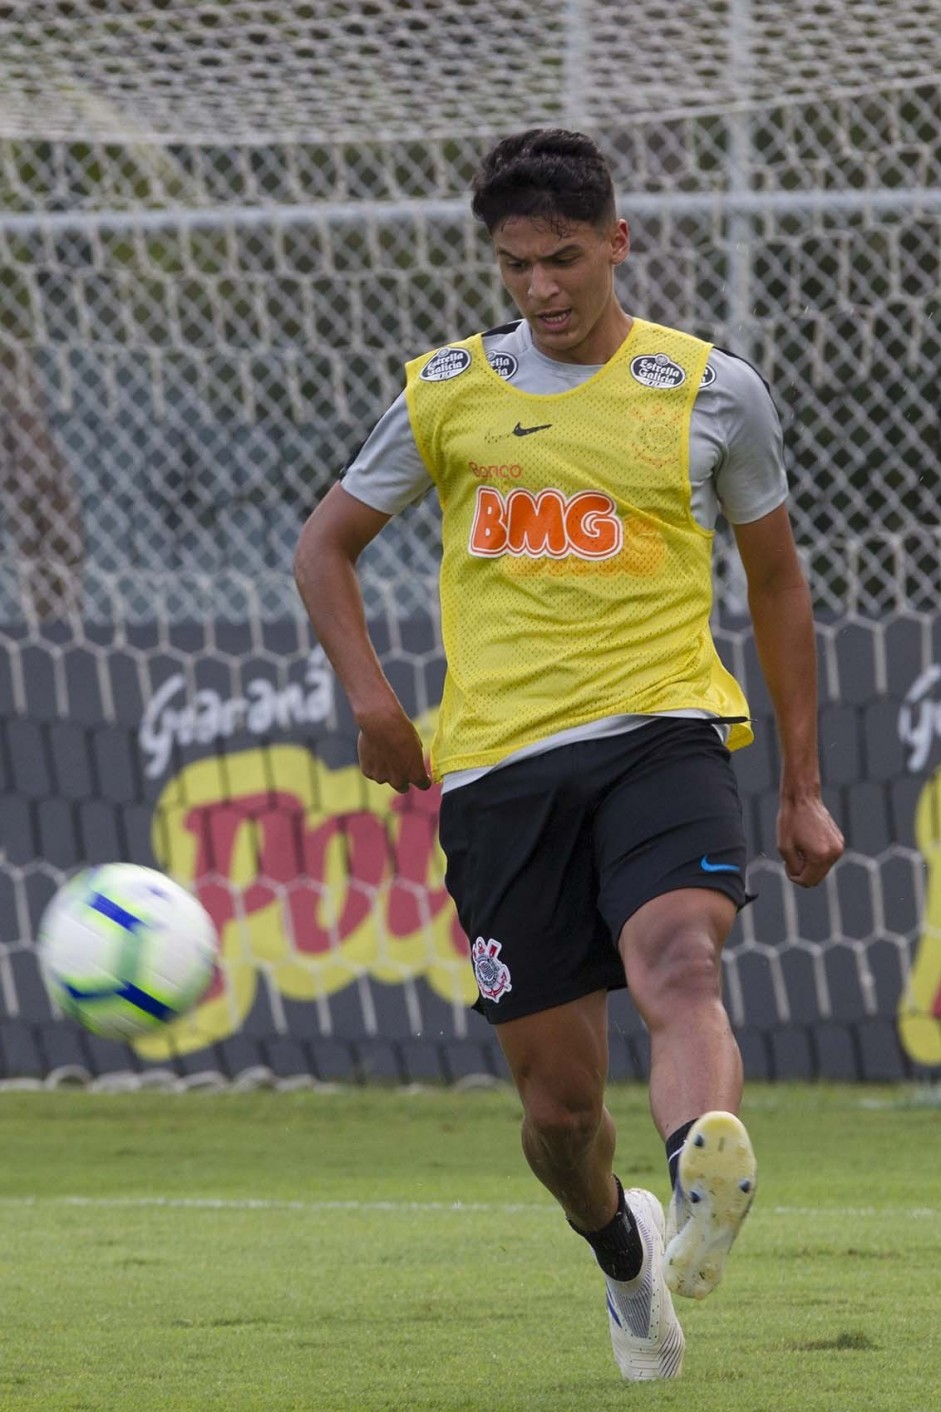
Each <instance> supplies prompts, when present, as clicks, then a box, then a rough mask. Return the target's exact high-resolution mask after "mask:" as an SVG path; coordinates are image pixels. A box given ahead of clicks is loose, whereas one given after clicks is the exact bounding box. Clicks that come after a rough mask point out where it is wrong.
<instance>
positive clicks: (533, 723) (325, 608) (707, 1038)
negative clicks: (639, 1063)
mask: <svg viewBox="0 0 941 1412" xmlns="http://www.w3.org/2000/svg"><path fill="white" fill-rule="evenodd" d="M473 211H474V214H475V215H476V217H477V218H478V219H479V220H480V221H482V222H483V224H484V225H485V226H486V229H487V231H488V232H489V235H490V237H491V239H492V242H493V250H494V254H495V257H496V261H497V263H498V266H499V270H500V273H501V276H502V279H503V282H504V284H505V286H506V289H507V291H508V293H509V294H510V296H511V298H512V299H513V302H514V303H515V305H516V307H517V309H518V311H519V314H520V318H519V320H516V321H514V322H512V323H508V324H506V325H504V326H503V327H501V328H498V329H493V330H491V331H489V332H487V333H484V334H479V333H478V334H475V335H474V336H472V337H470V338H466V339H463V340H461V341H459V342H455V343H452V344H449V345H447V346H446V347H444V348H439V349H437V350H434V351H432V352H430V353H425V354H423V355H422V356H421V357H418V358H416V359H414V361H412V362H410V363H409V364H408V365H407V368H406V379H407V380H406V388H405V392H404V393H403V395H402V396H400V397H399V398H398V399H397V400H396V402H395V403H394V404H393V405H392V406H391V407H390V408H389V410H388V411H387V412H386V413H385V415H384V416H383V417H382V418H381V420H380V421H379V423H378V424H377V426H376V427H375V429H374V430H373V432H372V434H371V436H370V437H369V439H368V440H367V441H366V443H365V445H364V447H363V448H362V450H361V451H360V452H359V453H358V455H357V456H356V457H355V458H354V460H353V462H352V464H351V465H350V466H349V467H348V468H347V470H346V473H345V475H344V478H343V481H342V483H341V484H338V485H335V486H333V487H332V488H331V490H330V491H329V492H328V494H327V495H326V496H325V497H324V499H323V500H322V502H321V503H320V505H319V506H318V507H317V509H316V510H315V511H314V513H313V515H312V516H311V518H310V520H309V521H308V523H307V524H306V526H305V527H304V530H303V532H302V535H301V538H300V542H299V544H298V548H297V555H296V562H295V571H296V577H297V582H298V587H299V590H300V593H301V595H302V597H303V600H304V603H305V605H306V607H307V609H308V611H309V614H310V617H311V621H312V623H313V625H314V628H315V630H316V632H317V635H318V637H319V639H320V641H321V643H322V644H323V646H324V648H325V650H326V652H327V655H328V656H329V658H330V660H331V662H332V663H333V666H334V668H335V670H336V673H337V676H338V677H339V679H340V682H341V683H342V685H343V687H344V689H345V691H346V693H347V695H348V698H349V700H350V703H351V706H352V709H353V712H354V715H355V718H356V721H357V723H358V725H359V728H360V734H359V759H360V764H361V766H362V769H363V772H364V773H365V774H366V775H367V776H368V777H369V778H370V779H373V780H377V781H379V782H382V783H387V784H389V785H391V786H392V788H393V789H396V790H399V791H403V792H404V791H406V790H408V789H409V788H410V787H412V786H415V787H418V788H419V789H426V788H427V787H428V786H429V784H430V779H429V775H428V773H427V772H426V767H425V762H424V759H423V755H422V747H421V743H420V741H419V738H418V735H417V733H416V731H415V728H414V726H413V725H412V722H411V721H410V720H409V718H408V716H407V715H406V713H405V711H404V710H403V708H402V706H401V705H400V703H399V701H398V700H397V698H396V696H395V693H394V692H393V690H392V688H391V686H390V684H389V682H388V680H387V679H386V677H385V675H384V674H383V671H382V669H381V666H380V664H379V661H378V658H377V656H376V653H375V651H374V649H373V647H372V645H371V643H370V640H369V637H368V633H367V627H366V622H365V615H364V612H363V605H362V598H361V596H360V592H359V587H358V583H357V579H356V572H355V565H356V561H357V558H358V556H359V554H360V553H361V551H362V550H363V548H364V547H365V546H366V545H367V544H368V543H369V542H370V540H372V539H373V537H374V536H375V535H377V534H378V533H379V531H380V530H381V529H382V528H383V526H384V525H385V524H386V523H387V522H388V520H389V518H390V516H392V515H394V514H396V513H397V512H398V511H400V510H402V509H403V508H404V507H405V506H406V505H408V504H410V503H411V502H412V501H414V500H416V499H418V498H419V497H420V496H422V495H423V494H424V493H425V492H426V491H427V490H428V489H429V488H431V487H432V486H434V488H435V489H436V491H437V494H438V498H439V500H440V503H441V509H442V547H443V559H442V566H441V586H440V592H441V611H442V629H443V639H444V646H445V654H446V658H447V674H446V680H445V686H444V693H443V699H442V703H441V709H440V716H439V721H438V728H437V733H436V736H435V740H434V743H433V746H432V753H431V761H432V763H431V773H432V775H433V776H434V777H435V778H436V779H442V780H443V792H442V801H441V816H440V836H441V842H442V847H443V849H444V852H445V854H446V856H447V886H448V889H449V891H450V893H451V895H452V897H453V899H454V902H455V904H456V907H457V911H458V915H459V916H460V919H461V923H462V925H463V927H464V930H465V931H466V933H467V935H468V937H469V938H470V941H471V959H472V962H473V966H474V971H475V976H476V979H477V984H478V988H479V991H480V997H479V1000H478V1002H477V1008H478V1009H479V1010H480V1011H481V1012H482V1013H483V1014H484V1015H485V1016H486V1018H487V1019H488V1020H489V1021H490V1022H491V1023H492V1024H493V1025H495V1026H496V1032H497V1035H498V1036H499V1040H500V1044H501V1047H502V1050H503V1053H504V1055H505V1057H506V1060H507V1064H508V1066H509V1068H510V1071H511V1072H512V1075H513V1078H514V1080H515V1082H516V1086H517V1088H518V1091H519V1094H520V1097H521V1101H522V1107H523V1126H522V1141H523V1150H524V1152H525V1155H526V1158H527V1160H528V1162H529V1165H530V1166H531V1168H532V1170H533V1172H534V1173H535V1175H536V1176H537V1177H538V1179H539V1180H540V1181H541V1182H542V1183H543V1184H544V1185H545V1186H546V1187H547V1188H548V1190H549V1191H550V1192H551V1193H552V1194H553V1196H555V1198H556V1199H557V1200H558V1202H559V1204H560V1205H561V1207H562V1209H563V1211H564V1213H565V1215H566V1217H567V1218H568V1221H569V1223H570V1225H571V1226H572V1227H573V1228H574V1229H575V1230H576V1231H577V1232H578V1233H580V1234H581V1235H582V1236H584V1237H585V1239H586V1240H587V1241H588V1243H589V1245H590V1246H591V1248H592V1249H593V1251H594V1254H595V1256H596V1259H597V1262H598V1264H599V1266H600V1267H601V1270H602V1272H603V1274H604V1276H605V1281H606V1291H607V1310H608V1322H609V1329H610V1334H611V1340H612V1346H613V1349H614V1354H615V1358H616V1361H617V1363H618V1366H619V1368H620V1370H621V1373H622V1375H623V1376H624V1377H625V1378H628V1379H651V1378H672V1377H676V1376H677V1375H678V1373H679V1372H680V1369H681V1366H682V1360H683V1350H684V1339H683V1333H682V1330H681V1328H680V1325H679V1322H678V1320H677V1317H676V1314H675V1311H674V1308H673V1304H672V1300H671V1290H672V1291H673V1292H674V1293H679V1294H683V1295H689V1296H692V1297H694V1298H701V1297H703V1296H704V1295H706V1294H708V1293H709V1292H710V1290H712V1289H713V1288H714V1287H715V1285H716V1284H717V1283H718V1281H719V1279H720V1277H721V1275H722V1271H723V1266H724V1263H725V1257H726V1254H727V1253H728V1250H729V1248H730V1246H731V1244H732V1241H733V1240H734V1238H735V1236H736V1234H737V1233H738V1230H739V1227H740V1225H741V1222H742V1220H743V1219H744V1217H745V1215H746V1213H747V1211H748V1208H749V1206H750V1204H751V1201H752V1197H753V1195H754V1190H755V1180H756V1168H755V1159H754V1155H753V1152H752V1148H751V1144H750V1142H749V1139H748V1135H747V1133H746V1131H745V1128H744V1127H743V1125H742V1123H741V1122H740V1120H739V1119H738V1117H737V1116H736V1114H737V1111H738V1108H739V1104H740V1100H741V1094H742V1064H741V1058H740V1055H739V1051H738V1048H737V1045H736V1043H735V1040H734V1038H733V1035H732V1031H731V1027H730V1024H729V1020H728V1017H727V1014H726V1011H725V1009H724V1006H723V1003H722V998H721V953H722V947H723V943H724V942H725V939H726V937H727V936H728V934H729V930H730V928H731V926H732V923H733V921H734V919H735V915H736V912H737V910H738V909H739V908H741V907H743V906H744V905H745V904H746V902H747V901H748V895H747V893H746V891H745V876H744V874H745V863H746V856H745V843H744V837H743V826H742V812H741V805H740V801H739V798H738V794H737V790H736V784H735V779H734V775H733V772H732V768H731V764H730V758H729V752H730V751H731V750H735V749H737V748H739V747H740V746H743V745H746V744H748V743H749V741H750V740H751V730H750V727H749V722H748V707H747V704H746V702H745V699H744V696H743V694H742V691H741V689H740V687H739V685H738V683H737V682H736V681H735V680H734V679H733V677H732V676H731V675H730V674H729V673H728V672H727V671H726V670H725V668H724V667H723V665H722V663H721V662H720V660H719V657H718V655H717V653H716V650H715V647H714V644H713V641H712V637H711V634H710V630H709V618H710V609H711V604H712V572H711V547H712V539H713V527H714V522H715V519H716V516H717V514H718V512H719V510H720V508H721V510H722V512H723V513H724V514H725V516H726V518H727V519H728V520H729V521H730V522H731V524H732V526H733V528H734V532H735V536H736V540H737V545H738V550H739V553H740V555H741V559H742V561H743V565H744V570H745V574H746V577H747V582H748V593H749V603H750V610H751V617H752V623H753V628H754V634H755V640H756V645H757V649H758V654H759V658H760V661H761V666H762V671H763V674H764V678H765V681H766V683H767V687H768V691H769V694H770V697H771V700H772V703H773V708H774V713H775V721H776V727H777V732H778V736H779V742H780V750H781V759H782V769H781V781H780V808H779V816H778V845H779V848H780V852H781V855H782V858H783V860H784V863H785V867H786V870H787V874H788V876H789V877H790V878H791V879H792V880H793V881H794V882H795V883H797V884H799V885H801V886H804V887H810V886H813V885H814V884H815V883H818V882H820V880H821V879H822V878H823V877H824V875H825V874H826V872H827V870H828V869H829V868H830V866H831V865H832V864H833V863H834V861H835V860H836V859H837V858H838V857H839V855H840V853H841V851H842V847H843V840H842V837H841V835H840V832H839V829H838V828H837V826H836V824H835V823H834V821H833V820H832V818H831V817H830V815H829V813H828V811H827V809H826V808H825V807H824V805H823V803H822V802H821V798H820V780H819V770H818V761H817V741H816V675H815V651H814V633H813V624H812V619H811V606H810V596H809V592H808V588H807V584H806V582H805V579H804V576H803V573H802V571H801V568H800V565H799V562H798V559H797V555H796V552H795V548H794V543H793V539H792V535H791V529H790V524H789V519H788V512H787V508H786V504H785V500H786V494H787V486H786V479H785V472H784V467H783V453H782V446H781V436H780V429H779V425H778V421H777V417H776V414H775V411H774V408H773V405H772V402H771V398H770V396H769V394H768V392H767V390H766V388H765V386H764V384H763V382H762V380H761V378H760V377H759V376H758V375H757V373H756V372H755V371H754V370H753V369H752V368H751V367H750V366H749V364H748V363H746V362H744V361H742V360H741V359H739V358H736V357H733V356H732V355H731V354H729V353H725V352H722V351H720V350H719V349H717V348H714V347H713V346H712V345H711V344H709V343H707V342H703V341H702V340H701V339H698V338H694V337H692V336H690V335H689V334H687V333H683V332H679V331H677V330H674V329H669V328H664V327H661V326H658V325H655V324H652V323H649V322H647V321H645V320H643V319H641V318H638V317H632V316H631V315H630V314H629V313H627V312H626V310H625V309H624V308H623V307H622V305H621V304H620V302H619V300H618V298H617V294H616V291H615V284H614V273H615V270H616V269H617V267H618V266H619V265H620V264H621V263H622V262H623V261H624V260H625V258H626V257H627V254H628V246H629V235H628V227H627V223H626V222H625V220H623V219H622V218H620V217H619V216H618V214H617V211H616V207H615V200H614V192H613V188H612V182H611V177H610V173H609V171H608V168H607V166H606V164H605V162H604V159H603V157H602V155H601V153H600V152H599V150H598V148H597V147H596V146H595V144H594V143H593V142H592V141H591V140H590V139H589V138H588V137H586V136H584V135H583V134H580V133H574V132H565V131H560V130H540V129H534V130H531V131H528V132H525V133H520V134H517V135H514V136H512V137H508V138H506V139H505V140H504V141H502V142H500V143H499V144H498V145H497V146H496V147H495V148H494V149H493V150H492V151H491V152H490V153H489V155H488V156H487V157H486V158H485V159H484V161H483V164H482V166H481V168H480V170H479V172H478V174H477V177H476V179H475V184H474V195H473ZM625 983H626V984H627V985H628V986H629V988H630V993H631V995H632V997H633V1001H634V1004H635V1005H636V1007H637V1009H638V1011H639V1013H640V1015H641V1016H642V1018H643V1020H644V1023H645V1025H646V1028H647V1030H648V1032H649V1037H650V1104H651V1111H652V1115H653V1120H654V1123H655V1124H656V1126H657V1128H658V1129H659V1132H660V1134H661V1135H662V1137H663V1139H664V1141H665V1143H666V1149H667V1158H668V1164H669V1167H670V1175H671V1179H672V1183H673V1194H672V1197H671V1201H670V1205H669V1212H668V1217H667V1220H666V1222H665V1221H664V1213H663V1209H662V1207H661V1205H660V1202H659V1201H658V1200H657V1198H656V1196H655V1195H654V1194H653V1193H652V1192H649V1191H643V1190H629V1191H627V1192H625V1191H624V1190H623V1188H622V1186H621V1183H620V1182H619V1180H618V1178H617V1177H616V1175H615V1174H614V1171H613V1161H614V1151H615V1132H614V1125H613V1123H612V1120H611V1116H610V1114H609V1113H608V1111H607V1109H606V1107H605V1103H604V1089H605V1082H606V1071H607V1033H608V1029H607V993H608V991H609V990H611V989H614V988H616V987H621V986H624V985H625Z"/></svg>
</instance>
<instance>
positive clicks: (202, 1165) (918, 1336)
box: [0, 1086, 941, 1412]
mask: <svg viewBox="0 0 941 1412" xmlns="http://www.w3.org/2000/svg"><path fill="white" fill-rule="evenodd" d="M932 1097H933V1098H934V1101H933V1102H932V1101H930V1100H931V1099H932ZM611 1107H612V1110H613V1111H614V1114H615V1117H616V1119H617V1121H618V1125H619V1132H620V1145H619V1153H620V1156H619V1160H618V1171H619V1173H620V1174H621V1176H622V1178H623V1179H624V1182H625V1185H630V1184H633V1185H638V1184H640V1185H649V1186H651V1187H652V1188H653V1189H654V1190H656V1191H657V1192H658V1194H660V1195H661V1196H662V1197H665V1196H666V1177H665V1168H664V1162H663V1156H662V1149H661V1147H660V1144H659V1141H658V1140H657V1138H656V1137H655V1136H654V1133H653V1129H652V1127H651V1125H650V1122H649V1119H648V1117H647V1110H646V1097H645V1094H644V1092H643V1090H642V1089H640V1088H636V1087H626V1088H616V1089H614V1090H612V1093H611ZM744 1117H745V1118H746V1120H747V1122H748V1125H749V1128H750V1131H751V1133H752V1137H753V1140H754V1142H755V1147H756V1150H757V1152H758V1157H759V1173H760V1176H759V1193H758V1201H757V1203H756V1206H755V1209H754V1212H753V1214H752V1216H751V1217H750V1218H749V1222H748V1225H747V1226H746V1228H745V1232H744V1234H743V1236H742V1238H741V1240H740V1241H739V1243H738V1245H737V1246H736V1249H735V1252H734V1255H733V1258H732V1261H731V1263H730V1265H729V1268H728V1271H727V1275H726V1279H725V1281H724V1283H723V1284H722V1286H721V1287H720V1288H719V1289H718V1290H717V1291H716V1293H715V1294H713V1295H712V1297H711V1298H710V1299H708V1300H706V1301H704V1302H703V1303H701V1304H698V1303H690V1302H689V1301H680V1302H679V1306H678V1307H679V1312H680V1316H681V1318H682V1320H683V1324H684V1327H685V1329H686V1335H687V1354H686V1367H685V1372H684V1376H683V1378H682V1379H681V1380H680V1381H679V1382H676V1383H658V1384H646V1385H641V1386H630V1385H625V1384H623V1383H622V1382H621V1381H620V1379H619V1377H618V1375H617V1371H616V1369H615V1366H614V1362H613V1360H612V1358H611V1353H610V1348H609V1344H608V1333H607V1326H606V1318H605V1312H604V1297H603V1284H602V1281H601V1278H600V1275H599V1274H598V1272H597V1269H596V1267H595V1266H594V1263H593V1261H592V1258H591V1255H590V1253H589V1251H588V1249H587V1247H585V1246H584V1245H583V1244H582V1242H581V1241H579V1240H578V1239H577V1238H576V1237H575V1236H573V1235H572V1234H571V1233H570V1232H569V1231H568V1230H567V1228H566V1226H565V1224H564V1221H563V1220H562V1218H561V1216H560V1214H559V1213H558V1212H557V1210H556V1208H555V1207H554V1206H553V1204H552V1202H551V1201H550V1199H549V1198H548V1197H547V1196H546V1195H545V1194H544V1193H543V1192H542V1190H541V1189H540V1188H539V1187H538V1186H537V1185H536V1183H535V1181H534V1180H533V1178H532V1177H531V1176H530V1174H529V1172H528V1170H527V1169H526V1167H525V1165H524V1163H523V1159H522V1157H521V1155H520V1152H519V1143H518V1109H517V1102H516V1099H515V1097H514V1095H513V1094H512V1093H510V1092H508V1091H496V1092H473V1093H463V1094H459V1093H454V1092H448V1091H442V1090H428V1091H421V1092H415V1093H411V1092H396V1091H383V1090H365V1091H364V1090H353V1091H349V1090H347V1091H343V1092H332V1093H318V1092H308V1093H294V1094H276V1093H262V1094H215V1095H207V1094H197V1093H193V1094H180V1095H173V1094H156V1093H150V1094H139V1095H128V1094H120V1095H118V1094H116V1095H94V1094H88V1093H84V1092H58V1093H48V1094H47V1093H3V1094H0V1118H2V1127H0V1132H2V1157H3V1160H2V1175H0V1222H2V1236H0V1300H2V1306H0V1312H2V1317H0V1339H2V1346H0V1408H2V1409H3V1412H32V1409H42V1412H80V1409H81V1412H111V1409H115V1412H117V1410H118V1409H120V1412H158V1409H159V1412H182V1409H186V1412H288V1410H289V1409H290V1412H413V1410H414V1412H418V1409H427V1412H524V1409H525V1412H586V1410H587V1409H591V1412H609V1409H615V1408H617V1409H624V1408H627V1407H637V1406H643V1407H645V1408H648V1407H656V1408H658V1409H660V1408H679V1407H683V1408H690V1407H695V1408H696V1412H720V1409H721V1412H790V1409H793V1410H794V1412H818V1409H819V1412H856V1409H858V1408H860V1407H863V1406H865V1407H866V1408H868V1409H873V1412H895V1409H898V1412H929V1409H934V1408H936V1407H938V1406H939V1405H941V1106H939V1105H938V1102H937V1092H936V1091H934V1093H933V1094H932V1093H931V1092H927V1093H923V1094H921V1095H919V1093H918V1091H916V1090H912V1089H906V1090H902V1089H897V1090H895V1089H893V1090H889V1089H871V1088H858V1089H857V1088H824V1087H819V1088H818V1087H813V1088H811V1087H790V1086H779V1087H765V1088H753V1089H751V1090H750V1092H749V1095H748V1099H747V1104H746V1108H745V1112H744Z"/></svg>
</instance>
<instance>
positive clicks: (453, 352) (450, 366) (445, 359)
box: [419, 348, 471, 382]
mask: <svg viewBox="0 0 941 1412" xmlns="http://www.w3.org/2000/svg"><path fill="white" fill-rule="evenodd" d="M470 365H471V355H470V354H469V353H468V351H467V349H466V348H439V349H438V351H437V353H433V354H432V355H431V357H430V358H429V359H428V362H427V363H426V364H425V366H424V367H423V368H422V370H421V372H420V373H419V377H420V378H421V380H422V382H447V381H448V379H449V378H456V377H458V376H459V375H460V374H461V373H466V372H467V369H468V368H469V367H470Z"/></svg>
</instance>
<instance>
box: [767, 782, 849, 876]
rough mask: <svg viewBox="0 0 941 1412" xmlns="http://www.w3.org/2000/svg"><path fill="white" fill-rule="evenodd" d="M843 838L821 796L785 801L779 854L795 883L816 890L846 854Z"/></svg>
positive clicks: (779, 831)
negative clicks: (834, 865)
mask: <svg viewBox="0 0 941 1412" xmlns="http://www.w3.org/2000/svg"><path fill="white" fill-rule="evenodd" d="M843 847H844V842H843V835H842V833H841V832H840V830H839V829H838V828H837V825H836V822H835V820H834V819H833V816H832V815H831V813H830V811H829V809H828V808H827V806H826V805H825V804H824V802H823V800H822V799H821V798H820V797H819V795H807V796H805V797H803V798H801V799H782V800H781V808H780V810H779V812H778V850H779V852H780V854H781V857H782V858H783V859H784V867H785V869H786V871H787V875H788V877H789V878H790V880H791V882H794V883H797V884H798V885H799V886H800V887H816V885H817V883H819V882H821V881H822V880H823V879H824V878H825V877H826V875H827V873H828V872H829V871H830V869H831V868H832V867H833V864H834V863H835V862H836V861H837V859H838V858H839V857H841V855H842V853H843Z"/></svg>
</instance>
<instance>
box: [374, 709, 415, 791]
mask: <svg viewBox="0 0 941 1412" xmlns="http://www.w3.org/2000/svg"><path fill="white" fill-rule="evenodd" d="M359 726H360V731H359V740H358V741H357V750H358V752H359V767H360V769H361V770H362V772H363V774H364V775H365V776H366V778H367V779H368V780H375V781H376V783H377V784H388V785H391V786H392V788H393V789H394V790H396V791H397V793H399V794H407V793H408V789H409V787H410V786H411V785H415V787H416V788H417V789H430V788H431V778H430V776H429V774H428V770H427V769H426V767H425V754H424V751H423V749H422V743H421V738H420V736H419V734H418V731H417V730H416V729H415V727H414V726H413V725H412V722H411V721H410V720H409V718H408V716H407V715H406V714H405V712H404V711H403V710H402V708H401V707H397V708H396V709H393V710H385V711H382V712H381V713H376V714H375V715H373V716H369V717H365V718H361V719H360V722H359Z"/></svg>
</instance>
